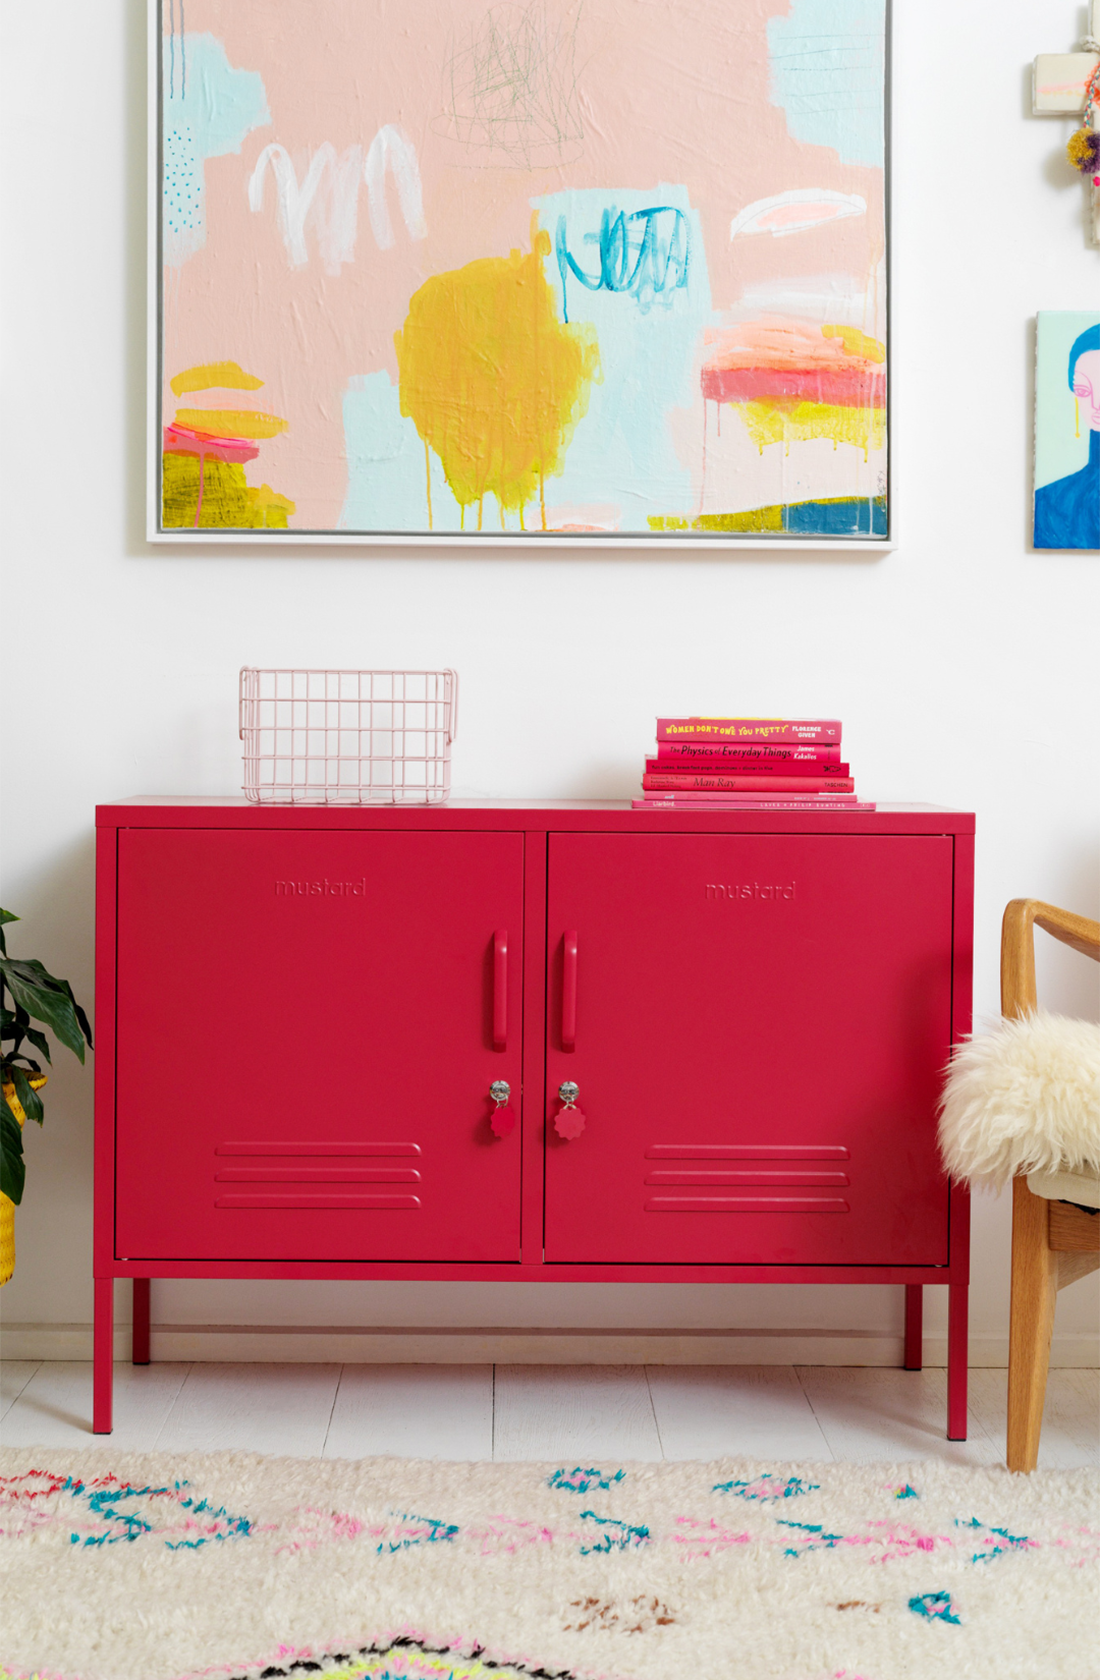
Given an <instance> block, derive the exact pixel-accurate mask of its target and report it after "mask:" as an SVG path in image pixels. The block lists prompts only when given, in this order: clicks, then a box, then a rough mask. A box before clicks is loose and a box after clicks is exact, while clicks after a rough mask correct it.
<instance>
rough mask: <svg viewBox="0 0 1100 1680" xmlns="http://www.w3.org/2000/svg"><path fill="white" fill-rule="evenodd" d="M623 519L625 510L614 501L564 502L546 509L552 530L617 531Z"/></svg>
mask: <svg viewBox="0 0 1100 1680" xmlns="http://www.w3.org/2000/svg"><path fill="white" fill-rule="evenodd" d="M622 521H623V510H622V508H621V507H619V506H617V504H616V503H614V502H593V503H592V504H590V505H589V504H568V503H563V504H562V505H561V506H560V507H548V508H547V510H546V526H547V529H548V530H550V531H617V530H618V529H619V527H620V526H621V525H622Z"/></svg>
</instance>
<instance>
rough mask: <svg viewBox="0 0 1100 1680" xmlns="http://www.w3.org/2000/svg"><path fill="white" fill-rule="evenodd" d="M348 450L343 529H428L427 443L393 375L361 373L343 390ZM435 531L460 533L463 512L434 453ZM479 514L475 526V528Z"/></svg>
mask: <svg viewBox="0 0 1100 1680" xmlns="http://www.w3.org/2000/svg"><path fill="white" fill-rule="evenodd" d="M344 450H345V452H346V454H347V461H348V489H347V495H346V496H345V498H344V506H343V511H342V512H341V514H340V529H341V530H342V531H426V530H427V529H428V494H427V476H426V473H427V469H426V467H425V462H424V442H423V439H422V438H421V436H420V433H419V432H418V431H417V429H416V426H415V425H414V424H413V422H412V421H411V420H410V419H408V418H407V416H405V415H403V414H402V412H401V397H400V393H399V391H398V389H397V387H396V385H391V384H390V378H389V374H388V373H384V372H380V373H364V374H356V375H355V377H354V378H352V379H351V380H349V382H348V388H347V390H346V391H345V392H344ZM431 466H432V529H433V530H434V531H460V530H461V529H462V509H461V508H460V507H459V505H458V503H457V502H456V501H455V499H454V496H453V495H452V494H451V490H450V486H449V485H448V483H447V481H446V479H445V478H444V476H443V468H442V466H441V465H440V463H439V460H438V457H437V456H435V455H432V457H431ZM476 523H477V519H476V514H475V516H474V519H473V524H475V525H476Z"/></svg>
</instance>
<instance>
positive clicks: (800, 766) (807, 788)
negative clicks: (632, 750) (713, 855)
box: [633, 717, 875, 811]
mask: <svg viewBox="0 0 1100 1680" xmlns="http://www.w3.org/2000/svg"><path fill="white" fill-rule="evenodd" d="M642 789H643V793H642V798H641V799H635V800H634V801H633V804H634V809H635V810H642V811H681V810H696V811H699V810H715V809H723V808H725V809H728V810H742V809H745V808H748V809H756V810H764V811H813V810H821V809H822V808H823V807H826V808H830V809H831V808H836V807H839V808H840V809H841V810H843V811H873V810H874V809H875V807H874V805H871V804H867V803H866V802H865V801H861V800H859V799H857V798H856V785H855V782H854V781H853V779H852V776H851V774H850V772H849V766H848V765H847V764H846V763H845V762H844V760H843V759H842V758H841V756H840V724H839V723H838V722H837V721H836V719H835V718H706V717H683V718H658V719H657V753H656V756H655V757H653V758H647V759H646V761H645V775H644V776H643V777H642Z"/></svg>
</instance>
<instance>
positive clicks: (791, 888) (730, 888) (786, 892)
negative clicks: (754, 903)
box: [706, 881, 798, 903]
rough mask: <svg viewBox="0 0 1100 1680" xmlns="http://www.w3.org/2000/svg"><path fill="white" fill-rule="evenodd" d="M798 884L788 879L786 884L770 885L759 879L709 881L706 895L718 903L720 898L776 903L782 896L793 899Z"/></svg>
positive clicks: (729, 901)
mask: <svg viewBox="0 0 1100 1680" xmlns="http://www.w3.org/2000/svg"><path fill="white" fill-rule="evenodd" d="M797 885H798V883H797V881H788V882H787V884H786V886H783V885H781V884H778V883H777V884H776V885H774V886H770V885H768V884H767V883H766V882H765V884H764V885H763V886H761V884H760V882H759V881H751V882H749V881H746V882H744V883H741V884H739V883H736V882H734V883H724V882H721V881H709V882H708V883H707V889H706V896H707V898H708V900H710V901H711V902H713V903H717V902H718V900H719V899H721V900H723V901H725V902H726V903H731V902H732V901H733V900H734V899H742V898H757V899H766V900H768V902H769V903H775V902H776V901H777V900H778V899H781V898H786V899H792V898H793V897H794V896H795V887H796V886H797Z"/></svg>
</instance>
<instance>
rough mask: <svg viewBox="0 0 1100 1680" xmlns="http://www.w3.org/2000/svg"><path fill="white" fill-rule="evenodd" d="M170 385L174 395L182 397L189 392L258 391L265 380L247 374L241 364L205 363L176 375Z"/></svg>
mask: <svg viewBox="0 0 1100 1680" xmlns="http://www.w3.org/2000/svg"><path fill="white" fill-rule="evenodd" d="M169 384H170V385H171V387H172V393H173V395H174V396H177V397H182V396H183V395H184V393H185V392H187V391H211V390H218V389H221V390H226V391H258V390H259V389H260V386H261V385H262V384H263V380H262V379H257V378H256V376H255V374H252V373H245V371H244V369H243V368H242V367H241V365H240V363H239V362H203V363H202V364H201V365H200V366H199V367H192V368H185V369H184V371H183V373H177V374H174V375H173V377H172V378H171V379H170V380H169Z"/></svg>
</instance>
